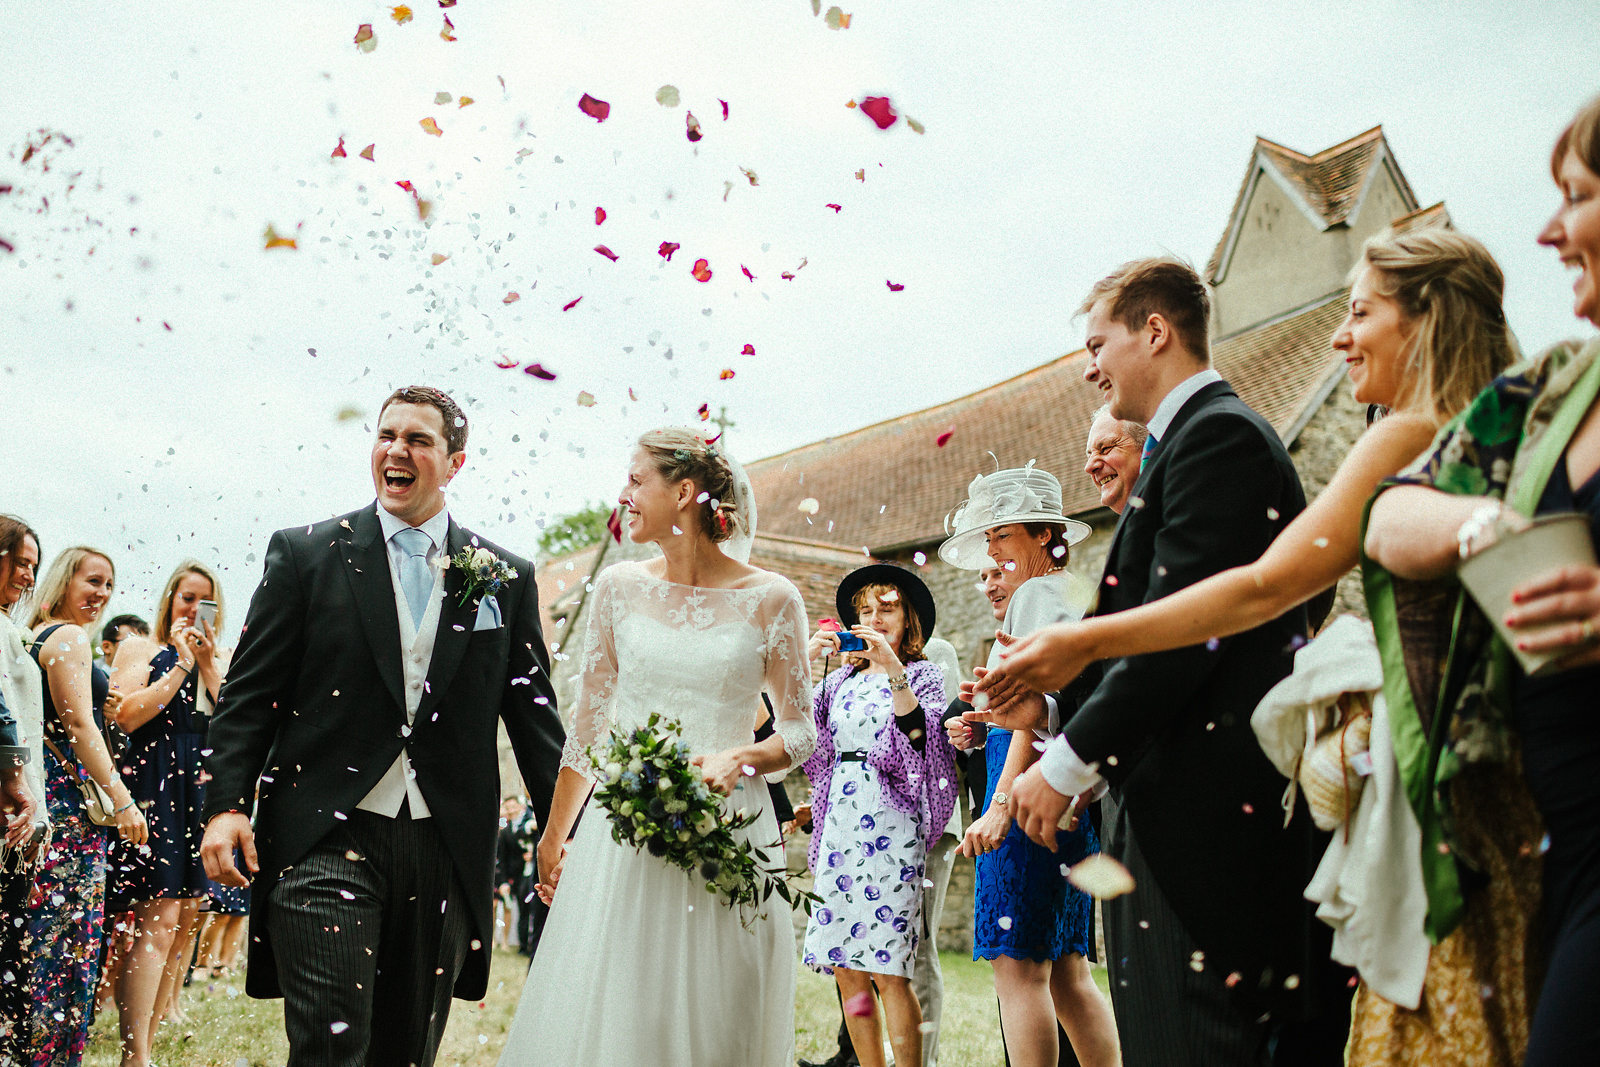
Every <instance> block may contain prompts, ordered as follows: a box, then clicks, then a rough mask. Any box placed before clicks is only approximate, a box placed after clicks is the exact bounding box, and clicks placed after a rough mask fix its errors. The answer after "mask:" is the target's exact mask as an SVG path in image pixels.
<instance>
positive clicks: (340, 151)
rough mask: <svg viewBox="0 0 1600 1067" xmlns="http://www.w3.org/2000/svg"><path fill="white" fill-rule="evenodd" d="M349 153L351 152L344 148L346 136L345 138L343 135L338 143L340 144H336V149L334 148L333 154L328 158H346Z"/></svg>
mask: <svg viewBox="0 0 1600 1067" xmlns="http://www.w3.org/2000/svg"><path fill="white" fill-rule="evenodd" d="M349 154H350V153H348V152H346V151H345V150H344V138H343V137H341V138H339V143H338V145H336V146H335V147H334V149H333V152H332V154H331V155H330V156H329V157H328V158H329V159H344V158H346V157H347V156H348V155H349Z"/></svg>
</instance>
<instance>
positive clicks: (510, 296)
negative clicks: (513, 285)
mask: <svg viewBox="0 0 1600 1067" xmlns="http://www.w3.org/2000/svg"><path fill="white" fill-rule="evenodd" d="M521 299H522V296H521V295H520V294H519V293H518V292H517V291H516V290H515V289H513V290H511V291H510V292H509V293H507V294H506V295H505V296H503V297H501V298H500V303H502V304H515V303H516V302H517V301H518V300H521Z"/></svg>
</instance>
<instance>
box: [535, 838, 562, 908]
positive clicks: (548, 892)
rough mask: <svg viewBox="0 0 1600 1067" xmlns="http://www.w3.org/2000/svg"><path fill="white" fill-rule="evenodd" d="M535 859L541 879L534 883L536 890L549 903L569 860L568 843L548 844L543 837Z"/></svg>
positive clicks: (540, 897) (556, 842)
mask: <svg viewBox="0 0 1600 1067" xmlns="http://www.w3.org/2000/svg"><path fill="white" fill-rule="evenodd" d="M535 860H536V862H537V863H538V866H539V881H538V882H537V883H536V884H535V885H534V890H535V891H536V892H537V893H538V894H539V899H540V900H542V901H544V902H545V903H546V904H549V903H550V901H551V900H552V899H554V897H555V895H556V884H557V883H558V882H560V881H561V868H562V867H563V866H565V865H566V862H567V843H566V842H565V841H551V842H549V843H548V844H547V843H546V841H545V839H544V838H542V837H541V838H540V839H539V847H538V850H537V852H536V853H535Z"/></svg>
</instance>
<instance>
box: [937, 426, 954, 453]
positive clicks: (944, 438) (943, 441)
mask: <svg viewBox="0 0 1600 1067" xmlns="http://www.w3.org/2000/svg"><path fill="white" fill-rule="evenodd" d="M955 432H956V428H955V427H954V426H951V427H949V428H948V429H945V430H941V431H939V436H938V437H935V438H934V439H933V443H934V444H936V445H938V446H939V447H940V448H943V447H944V446H945V445H947V444H949V443H950V436H951V435H952V434H954V433H955Z"/></svg>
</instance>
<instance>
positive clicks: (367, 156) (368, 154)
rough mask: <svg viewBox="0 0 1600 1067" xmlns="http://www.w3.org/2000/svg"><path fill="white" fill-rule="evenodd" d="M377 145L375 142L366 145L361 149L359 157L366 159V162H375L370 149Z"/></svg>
mask: <svg viewBox="0 0 1600 1067" xmlns="http://www.w3.org/2000/svg"><path fill="white" fill-rule="evenodd" d="M377 147H378V145H377V143H376V142H374V143H372V144H369V145H367V147H365V148H363V149H362V150H361V158H362V159H365V160H367V161H368V162H372V163H376V162H377V160H375V159H373V158H372V150H373V149H374V148H377Z"/></svg>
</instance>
